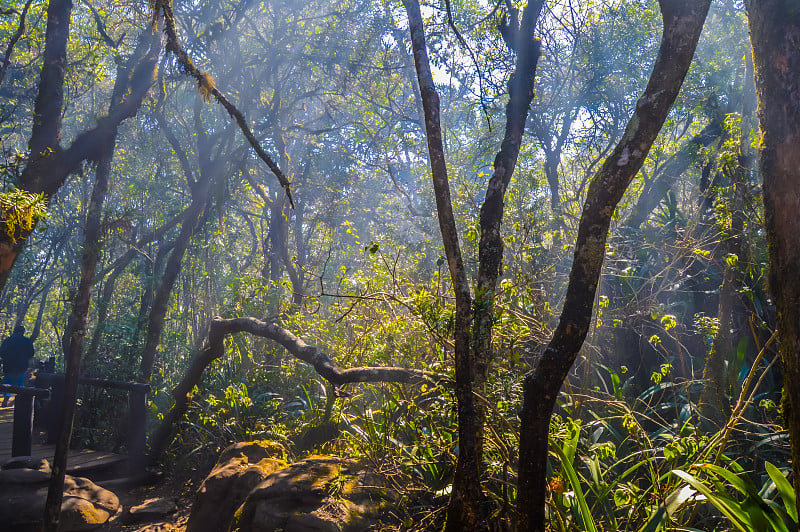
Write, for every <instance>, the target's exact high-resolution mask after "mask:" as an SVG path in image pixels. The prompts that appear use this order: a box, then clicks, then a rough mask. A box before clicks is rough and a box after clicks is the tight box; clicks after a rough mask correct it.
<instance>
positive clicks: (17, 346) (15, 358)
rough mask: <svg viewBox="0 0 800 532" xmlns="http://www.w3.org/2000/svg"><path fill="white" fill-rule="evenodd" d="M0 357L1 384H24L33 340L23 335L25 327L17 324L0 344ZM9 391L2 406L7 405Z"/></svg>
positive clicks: (31, 354) (31, 353)
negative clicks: (1, 362) (0, 368)
mask: <svg viewBox="0 0 800 532" xmlns="http://www.w3.org/2000/svg"><path fill="white" fill-rule="evenodd" d="M0 358H2V359H3V373H4V374H5V376H4V378H3V384H10V385H12V386H25V373H26V372H27V371H28V364H30V361H31V359H32V358H33V342H32V341H31V339H30V338H28V337H27V336H25V327H23V326H22V325H17V326H16V327H15V328H14V334H12V335H11V336H9V337H8V338H6V339H5V340H3V343H2V344H0ZM10 396H11V394H10V393H7V394H5V397H4V398H3V406H8V398H9V397H10Z"/></svg>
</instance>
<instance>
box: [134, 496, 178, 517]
mask: <svg viewBox="0 0 800 532" xmlns="http://www.w3.org/2000/svg"><path fill="white" fill-rule="evenodd" d="M177 511H178V504H177V503H176V502H175V499H173V498H169V497H161V498H155V499H147V500H146V501H144V502H143V503H142V504H139V505H136V506H134V507H132V508H131V509H129V510H128V515H127V516H126V518H125V522H126V523H144V522H146V521H156V520H158V519H163V518H165V517H167V516H169V515H172V514H174V513H175V512H177Z"/></svg>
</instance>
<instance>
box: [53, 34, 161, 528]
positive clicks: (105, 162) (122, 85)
mask: <svg viewBox="0 0 800 532" xmlns="http://www.w3.org/2000/svg"><path fill="white" fill-rule="evenodd" d="M160 44H161V43H160V40H158V39H156V38H155V35H154V32H152V31H151V32H149V33H145V34H143V35H142V37H141V38H140V39H139V42H138V43H137V47H136V51H135V52H134V54H133V56H132V57H131V59H130V60H129V62H128V65H127V66H126V67H125V68H120V69H118V71H117V79H116V81H115V82H114V90H113V91H112V97H111V105H110V108H109V114H113V113H115V112H116V111H118V110H119V108H121V107H124V106H126V98H130V97H131V94H130V92H129V91H130V89H131V78H132V77H135V76H136V74H135V72H136V70H137V69H138V68H140V67H141V66H142V61H140V60H141V59H142V58H143V57H144V58H145V62H146V65H149V68H148V71H147V72H146V74H147V76H148V77H147V79H148V81H147V84H146V86H147V87H149V86H150V84H151V83H152V77H153V66H154V65H155V60H156V58H157V56H158V53H159V50H160ZM137 108H138V104H137ZM59 113H60V107H59ZM118 125H119V123H118V122H117V123H116V124H113V125H112V127H110V129H109V131H108V135H106V136H104V137H101V138H102V142H101V144H100V145H99V146H97V147H96V148H94V149H96V150H99V151H98V153H99V157H98V163H97V170H96V172H95V182H94V187H93V188H92V195H91V198H90V199H89V206H88V210H87V214H86V227H85V229H84V238H83V251H82V254H81V280H80V283H79V285H78V290H77V292H76V293H75V302H74V304H73V308H72V313H71V314H70V317H69V323H68V325H67V330H68V332H69V348H68V350H67V352H66V364H65V366H66V372H65V376H64V410H63V413H62V415H63V422H62V424H61V433H60V434H59V435H58V440H57V442H56V450H55V456H54V457H53V471H52V477H51V480H50V485H49V488H48V491H47V501H46V502H45V512H44V527H43V528H44V530H45V531H47V532H56V531H57V530H58V522H59V513H60V511H61V500H62V498H63V491H64V478H65V475H66V468H67V455H68V453H69V445H70V440H71V438H72V423H73V420H74V417H75V406H76V402H77V401H76V399H77V393H78V377H79V376H80V363H81V354H82V353H83V340H84V338H85V336H86V329H87V327H88V322H89V306H90V303H91V297H92V286H93V285H94V275H95V269H96V268H97V263H98V261H99V259H100V248H101V236H102V234H101V233H102V211H103V203H104V202H105V198H106V193H107V191H108V179H109V175H110V174H111V162H112V160H113V158H114V149H115V147H116V142H117V126H118ZM55 140H56V142H57V138H56V139H55ZM98 142H100V140H99V139H98Z"/></svg>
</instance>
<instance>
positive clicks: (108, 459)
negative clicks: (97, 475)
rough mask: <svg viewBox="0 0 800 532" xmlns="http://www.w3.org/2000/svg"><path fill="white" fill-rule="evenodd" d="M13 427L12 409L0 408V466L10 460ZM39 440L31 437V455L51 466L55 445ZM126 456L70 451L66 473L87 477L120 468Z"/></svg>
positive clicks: (85, 450)
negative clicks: (45, 460)
mask: <svg viewBox="0 0 800 532" xmlns="http://www.w3.org/2000/svg"><path fill="white" fill-rule="evenodd" d="M13 426H14V407H13V406H9V407H5V408H0V464H2V463H4V462H5V461H6V460H8V459H9V458H11V436H12V433H13ZM39 441H40V438H37V437H36V435H34V437H33V447H32V450H31V454H32V455H33V456H34V457H36V458H46V459H47V460H48V461H49V462H50V463H51V464H52V462H53V455H55V452H56V446H55V445H41V444H40V443H39ZM127 458H128V457H127V456H122V455H119V454H114V453H106V452H101V451H90V450H88V449H81V450H71V451H70V453H69V456H68V457H67V473H69V474H70V475H73V476H79V477H80V476H89V475H91V473H92V472H93V471H99V470H109V469H112V468H114V467H115V466H120V467H122V466H123V465H124V462H125V461H126V460H127Z"/></svg>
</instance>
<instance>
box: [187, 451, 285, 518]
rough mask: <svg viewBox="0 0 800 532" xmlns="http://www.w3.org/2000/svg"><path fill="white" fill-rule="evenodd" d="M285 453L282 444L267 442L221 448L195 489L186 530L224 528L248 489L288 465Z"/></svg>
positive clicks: (247, 492)
mask: <svg viewBox="0 0 800 532" xmlns="http://www.w3.org/2000/svg"><path fill="white" fill-rule="evenodd" d="M285 455H286V450H285V449H284V447H283V446H282V445H281V444H279V443H275V442H271V441H256V442H244V443H237V444H234V445H231V446H230V447H228V448H227V449H225V450H224V451H223V452H222V454H220V457H219V459H218V460H217V464H216V465H215V466H214V469H212V470H211V473H209V475H208V476H207V477H206V479H205V480H204V481H203V483H202V484H201V485H200V489H199V490H198V491H197V495H196V497H195V502H194V504H193V505H192V512H191V514H190V515H189V521H188V522H187V524H186V532H220V531H224V530H228V527H229V525H230V523H231V520H232V519H233V514H234V512H235V511H236V509H237V508H238V507H239V506H240V505H241V504H242V503H243V502H244V500H245V498H246V497H247V495H248V494H249V493H250V491H251V490H252V489H253V488H254V487H256V486H257V485H258V484H260V483H261V482H262V481H263V480H264V479H266V478H267V477H269V476H270V475H271V474H272V473H274V472H275V471H278V470H280V469H283V468H285V467H287V466H288V464H287V462H286V461H285V460H284V458H285Z"/></svg>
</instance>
